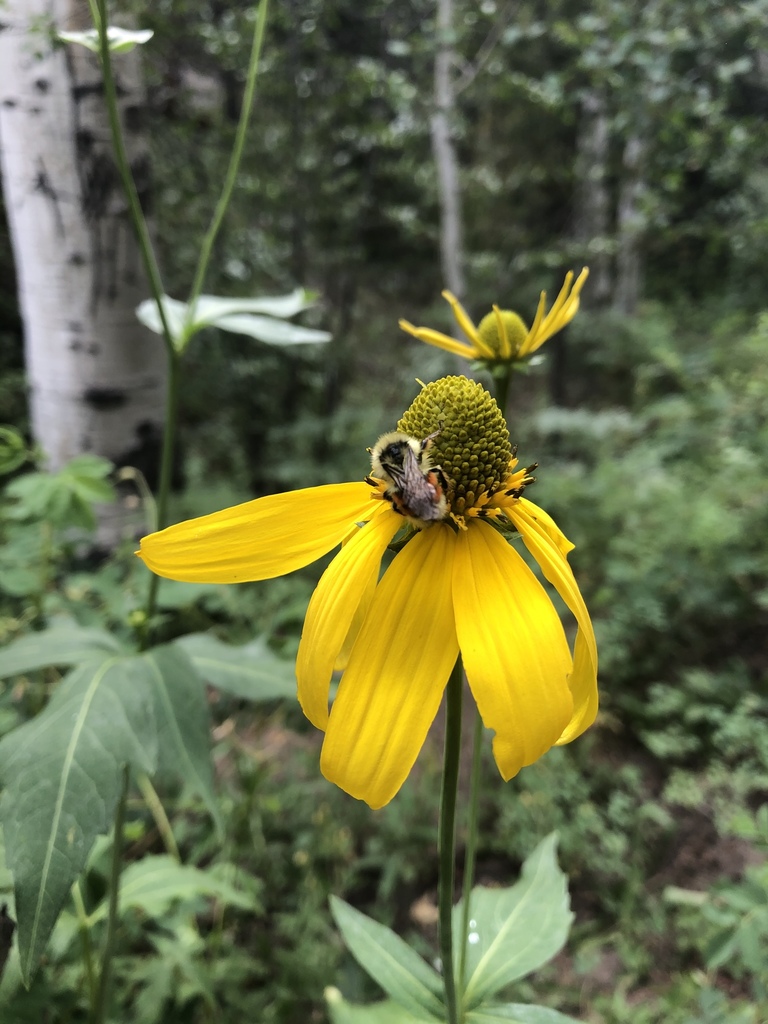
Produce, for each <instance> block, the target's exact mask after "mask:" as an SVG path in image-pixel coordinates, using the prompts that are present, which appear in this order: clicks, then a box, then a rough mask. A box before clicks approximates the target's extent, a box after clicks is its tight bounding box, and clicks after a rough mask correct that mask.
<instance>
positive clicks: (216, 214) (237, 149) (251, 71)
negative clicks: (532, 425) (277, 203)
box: [102, 0, 269, 306]
mask: <svg viewBox="0 0 768 1024" xmlns="http://www.w3.org/2000/svg"><path fill="white" fill-rule="evenodd" d="M102 2H103V0H102ZM268 8H269V0H261V4H260V5H259V13H258V15H257V18H256V26H255V28H254V32H253V45H252V47H251V58H250V61H249V63H248V75H247V77H246V80H245V92H244V93H243V105H242V108H241V110H240V120H239V121H238V124H237V132H236V133H235V145H234V147H233V148H232V155H231V157H230V158H229V167H228V168H227V174H226V177H225V178H224V187H223V188H222V190H221V195H220V196H219V201H218V203H217V204H216V209H215V210H214V211H213V217H212V218H211V223H210V226H209V228H208V231H207V232H206V235H205V238H204V239H203V244H202V246H201V248H200V260H199V262H198V264H197V270H196V271H195V278H194V281H193V283H192V291H191V292H190V296H189V304H190V306H193V305H194V304H195V302H196V301H197V297H198V296H199V294H200V292H201V291H202V288H203V282H204V280H205V275H206V273H207V272H208V264H209V262H210V259H211V253H212V251H213V243H214V242H215V241H216V236H217V235H218V233H219V229H220V228H221V224H222V221H223V220H224V214H225V213H226V212H227V207H228V206H229V201H230V199H231V198H232V192H233V191H234V188H235V182H236V180H237V171H238V168H239V166H240V160H241V158H242V155H243V149H244V147H245V137H246V134H247V131H248V120H249V118H250V116H251V108H252V107H253V97H254V93H255V92H256V76H257V74H258V70H259V58H260V57H261V46H262V43H263V41H264V28H265V26H266V23H267V10H268Z"/></svg>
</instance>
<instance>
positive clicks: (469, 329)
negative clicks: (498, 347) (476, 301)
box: [441, 289, 493, 359]
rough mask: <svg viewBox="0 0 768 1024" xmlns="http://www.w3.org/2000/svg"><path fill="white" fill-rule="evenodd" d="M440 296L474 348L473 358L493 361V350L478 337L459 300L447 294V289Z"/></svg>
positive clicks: (478, 333)
mask: <svg viewBox="0 0 768 1024" xmlns="http://www.w3.org/2000/svg"><path fill="white" fill-rule="evenodd" d="M441 294H442V296H443V298H444V299H445V301H446V302H447V303H448V304H449V306H450V307H451V312H452V313H453V316H454V319H455V320H456V323H457V324H458V325H459V327H460V328H461V329H462V331H464V333H465V334H466V336H467V337H468V338H469V340H470V341H471V342H472V344H473V345H474V346H475V349H476V352H475V358H476V359H477V358H482V357H485V358H486V359H493V350H492V349H491V348H490V347H489V346H488V345H486V343H485V342H484V341H483V339H482V338H481V337H480V332H479V331H478V329H477V328H476V327H475V325H474V324H473V323H472V320H471V318H470V316H469V314H468V313H467V311H466V310H465V309H464V307H463V306H462V304H461V303H460V302H459V300H458V299H457V298H456V296H455V295H454V294H453V292H449V291H448V289H446V290H445V291H444V292H442V293H441Z"/></svg>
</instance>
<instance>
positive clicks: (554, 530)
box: [507, 498, 575, 557]
mask: <svg viewBox="0 0 768 1024" xmlns="http://www.w3.org/2000/svg"><path fill="white" fill-rule="evenodd" d="M512 508H513V509H520V508H523V509H525V510H526V511H527V512H528V513H529V515H530V517H531V518H533V519H535V520H536V522H537V523H539V525H540V526H541V527H542V529H543V530H544V531H545V532H546V533H548V534H549V539H550V540H551V541H552V543H553V544H554V545H555V546H556V547H557V548H558V549H559V551H560V554H561V555H563V557H566V556H567V555H568V554H570V552H571V551H573V549H574V547H575V544H573V543H572V542H571V541H569V540H568V538H567V537H566V536H565V534H564V533H563V531H562V530H561V529H560V527H559V526H558V525H557V523H556V522H555V520H554V519H553V518H552V516H551V515H550V514H549V512H545V511H544V509H543V508H540V507H539V506H538V505H536V504H534V502H532V501H529V499H528V498H520V500H519V502H515V503H514V505H512ZM507 511H508V509H507Z"/></svg>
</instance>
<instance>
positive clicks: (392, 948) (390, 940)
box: [331, 896, 445, 1020]
mask: <svg viewBox="0 0 768 1024" xmlns="http://www.w3.org/2000/svg"><path fill="white" fill-rule="evenodd" d="M331 913H332V914H333V918H334V920H335V922H336V924H337V925H338V928H339V931H340V932H341V934H342V935H343V937H344V941H345V942H346V944H347V947H348V949H349V951H350V953H351V954H352V956H353V957H354V958H355V960H357V962H358V963H359V964H360V966H361V967H362V968H363V969H364V970H365V971H367V972H368V974H370V976H371V977H372V978H373V979H374V981H376V982H378V984H379V985H381V987H382V988H383V989H384V991H385V992H386V993H387V994H388V995H390V996H392V998H393V999H395V1000H396V1001H397V1002H398V1003H399V1004H400V1005H401V1006H404V1007H405V1009H406V1010H408V1012H409V1013H413V1014H415V1015H416V1016H419V1015H421V1016H423V1015H424V1013H426V1014H427V1015H428V1017H430V1018H432V1019H434V1020H444V1019H445V1009H444V1006H443V1001H442V998H441V997H442V993H443V983H442V980H441V979H440V976H439V974H438V973H437V972H436V971H435V970H433V969H432V968H431V967H430V966H429V964H428V963H426V961H424V960H422V959H421V957H420V956H419V955H418V953H416V952H415V951H414V950H413V949H411V947H410V946H409V945H407V944H406V943H405V942H403V940H402V939H401V938H400V936H399V935H396V934H395V933H394V932H393V931H391V930H390V929H389V928H385V927H384V925H383V924H379V923H378V922H377V921H373V920H371V918H370V917H366V915H365V914H361V913H360V911H359V910H355V908H354V907H351V906H350V905H349V904H348V903H345V902H344V900H340V899H339V898H338V897H336V896H331Z"/></svg>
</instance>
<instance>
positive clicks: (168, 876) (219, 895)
mask: <svg viewBox="0 0 768 1024" xmlns="http://www.w3.org/2000/svg"><path fill="white" fill-rule="evenodd" d="M198 896H205V897H207V898H210V899H217V900H219V901H220V902H221V903H226V904H228V905H229V906H234V907H239V908H240V909H241V910H255V909H256V908H257V902H256V900H255V899H254V898H253V896H251V895H250V894H249V893H246V892H242V891H241V890H238V889H235V888H234V886H232V885H230V884H229V883H228V882H226V881H224V880H223V879H221V878H218V877H217V876H216V875H214V874H213V873H212V872H211V871H201V870H200V868H196V867H193V866H191V865H188V864H179V863H178V862H177V861H175V860H174V859H173V857H169V856H167V855H161V856H157V857H143V858H142V859H141V860H139V861H134V863H133V864H129V865H128V867H127V868H126V869H125V871H124V872H123V874H122V877H121V881H120V909H121V911H122V910H125V909H126V908H127V907H134V908H136V909H138V910H141V911H142V912H143V913H144V914H146V915H147V916H148V917H151V918H154V919H155V920H157V919H159V918H162V917H163V916H164V915H165V914H166V913H167V912H168V911H169V910H170V908H171V907H172V906H173V904H174V903H177V902H179V901H183V900H192V899H195V898H196V897H198ZM106 915H107V902H106V901H104V902H103V903H101V904H100V905H99V906H98V907H97V908H96V910H95V911H94V912H93V913H92V914H91V915H90V921H91V923H95V922H96V921H100V920H101V919H103V918H104V917H106Z"/></svg>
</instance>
